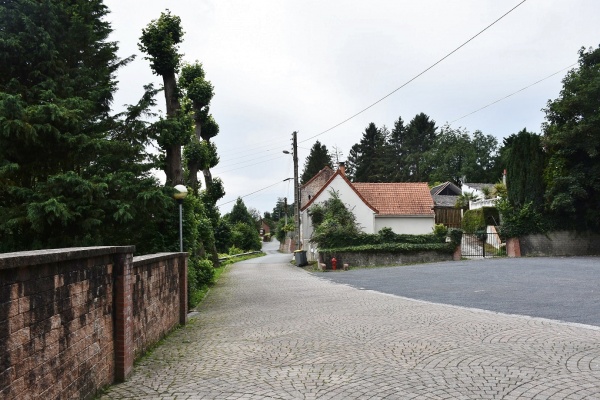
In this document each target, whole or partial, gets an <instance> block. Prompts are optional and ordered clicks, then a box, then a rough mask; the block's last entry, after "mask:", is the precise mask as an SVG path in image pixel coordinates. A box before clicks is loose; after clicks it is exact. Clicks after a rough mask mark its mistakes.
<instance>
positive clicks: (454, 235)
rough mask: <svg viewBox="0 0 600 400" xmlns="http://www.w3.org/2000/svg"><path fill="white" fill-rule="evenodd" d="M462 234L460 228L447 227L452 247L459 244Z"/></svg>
mask: <svg viewBox="0 0 600 400" xmlns="http://www.w3.org/2000/svg"><path fill="white" fill-rule="evenodd" d="M462 235H463V231H462V229H456V228H450V229H448V237H449V238H450V243H452V245H453V246H454V248H456V247H457V246H460V244H461V242H462Z"/></svg>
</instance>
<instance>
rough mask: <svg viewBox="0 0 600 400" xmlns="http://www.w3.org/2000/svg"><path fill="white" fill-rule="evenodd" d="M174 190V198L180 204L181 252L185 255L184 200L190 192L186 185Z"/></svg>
mask: <svg viewBox="0 0 600 400" xmlns="http://www.w3.org/2000/svg"><path fill="white" fill-rule="evenodd" d="M174 189H175V194H173V198H174V199H175V200H177V203H179V251H180V252H182V253H183V199H185V197H186V196H187V194H188V191H187V188H186V187H185V186H184V185H177V186H175V188H174Z"/></svg>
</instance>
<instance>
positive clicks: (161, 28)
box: [139, 10, 183, 75]
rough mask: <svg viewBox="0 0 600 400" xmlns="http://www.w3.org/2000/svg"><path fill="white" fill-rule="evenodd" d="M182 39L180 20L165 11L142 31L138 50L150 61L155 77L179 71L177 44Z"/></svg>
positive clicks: (179, 56) (179, 57) (179, 59)
mask: <svg viewBox="0 0 600 400" xmlns="http://www.w3.org/2000/svg"><path fill="white" fill-rule="evenodd" d="M182 39H183V29H182V28H181V18H180V17H178V16H175V15H171V12H170V11H168V10H167V12H166V13H161V15H160V17H159V18H158V19H157V20H152V22H151V23H150V24H148V26H147V27H146V28H144V29H142V36H141V38H140V42H141V43H140V44H139V48H140V50H141V51H142V52H143V53H146V54H148V56H147V57H145V59H146V60H149V61H150V67H151V68H152V71H153V72H154V73H155V74H156V75H168V74H172V73H174V72H175V71H177V70H178V69H179V64H180V62H181V55H180V54H179V47H178V46H179V43H181V41H182Z"/></svg>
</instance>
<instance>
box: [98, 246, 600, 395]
mask: <svg viewBox="0 0 600 400" xmlns="http://www.w3.org/2000/svg"><path fill="white" fill-rule="evenodd" d="M288 260H289V256H280V255H276V254H273V255H270V256H267V257H264V258H261V259H254V260H249V261H246V262H243V263H239V264H236V265H234V266H232V267H231V269H230V270H229V272H227V273H226V274H224V275H223V276H222V277H221V279H220V281H219V283H218V284H217V286H216V287H215V288H214V289H213V290H212V291H211V292H210V293H209V295H208V297H207V299H206V300H205V301H204V302H203V303H202V305H201V307H200V309H199V314H198V316H197V317H196V318H195V319H193V320H192V321H191V322H190V324H188V325H187V326H186V327H185V328H183V329H180V330H178V331H176V332H175V333H173V334H172V335H171V336H169V337H168V338H167V340H166V341H165V342H164V344H163V345H161V346H160V347H159V348H157V349H156V350H155V351H154V352H153V353H152V354H151V355H150V356H148V357H146V358H144V359H143V360H142V361H141V362H139V363H138V364H137V365H136V367H135V369H134V373H133V375H132V377H131V378H130V379H129V381H128V382H126V383H124V384H119V385H116V386H113V387H112V389H111V390H110V391H108V392H107V393H106V394H105V395H103V396H102V397H101V398H102V399H104V400H106V399H452V400H455V399H509V400H510V399H599V398H600V330H598V329H590V328H585V327H581V326H570V325H567V324H563V323H557V322H553V321H549V320H542V319H536V318H529V317H521V316H509V315H503V314H495V313H490V312H484V311H478V310H468V309H463V308H458V307H452V306H445V305H440V304H431V303H425V302H420V301H414V300H410V299H405V298H399V297H397V296H390V295H386V294H381V293H377V292H374V291H364V290H357V289H356V288H352V287H350V286H347V285H339V284H335V283H332V282H330V281H328V280H326V279H322V278H319V277H317V276H314V275H311V274H308V273H306V272H305V271H303V270H301V269H300V268H297V267H293V266H290V265H289V264H286V263H285V262H286V261H288Z"/></svg>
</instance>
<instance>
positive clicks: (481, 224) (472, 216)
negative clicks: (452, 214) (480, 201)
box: [462, 207, 500, 232]
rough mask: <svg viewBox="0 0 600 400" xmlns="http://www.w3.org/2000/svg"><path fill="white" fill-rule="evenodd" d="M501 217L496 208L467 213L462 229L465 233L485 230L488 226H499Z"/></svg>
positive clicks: (464, 216)
mask: <svg viewBox="0 0 600 400" xmlns="http://www.w3.org/2000/svg"><path fill="white" fill-rule="evenodd" d="M499 222H500V216H499V212H498V209H496V208H495V207H482V208H478V209H476V210H468V211H465V213H464V215H463V220H462V229H463V230H464V231H465V232H475V231H477V230H482V229H485V228H486V226H487V225H494V226H497V225H499Z"/></svg>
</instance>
